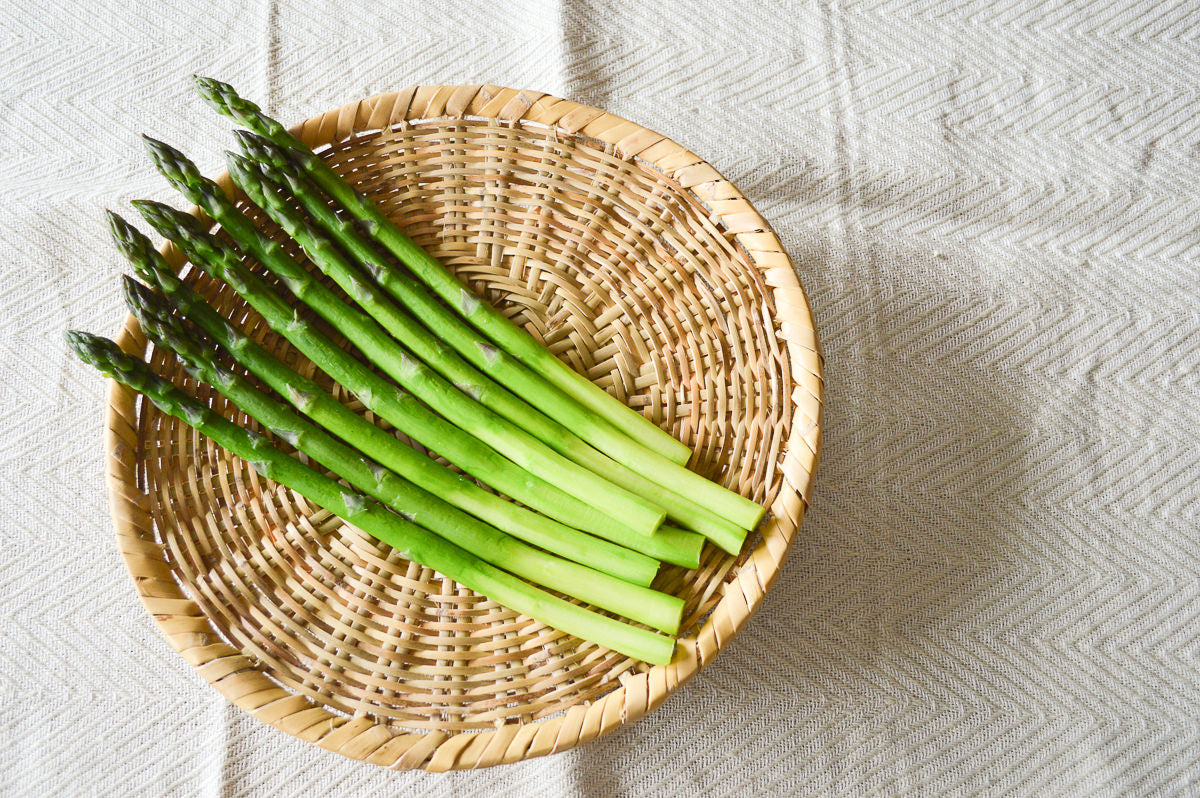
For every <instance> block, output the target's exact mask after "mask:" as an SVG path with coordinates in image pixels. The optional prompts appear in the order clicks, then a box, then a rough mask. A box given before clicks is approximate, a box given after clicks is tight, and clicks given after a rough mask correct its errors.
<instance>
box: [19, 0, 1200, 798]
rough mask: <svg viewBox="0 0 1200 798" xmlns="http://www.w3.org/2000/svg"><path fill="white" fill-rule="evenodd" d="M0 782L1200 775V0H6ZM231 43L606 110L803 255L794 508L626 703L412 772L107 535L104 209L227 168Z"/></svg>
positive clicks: (291, 105) (318, 81) (407, 784)
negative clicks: (805, 419) (698, 639)
mask: <svg viewBox="0 0 1200 798" xmlns="http://www.w3.org/2000/svg"><path fill="white" fill-rule="evenodd" d="M0 31H3V33H2V35H0V41H3V43H4V46H3V47H2V48H0V102H2V106H3V108H4V114H3V116H2V118H0V153H3V158H0V186H3V187H4V189H5V192H6V202H5V205H4V220H3V224H0V271H2V273H3V284H2V285H3V289H2V291H0V308H2V311H3V312H0V331H2V333H3V334H2V335H0V366H2V368H3V371H4V375H5V379H4V380H3V381H2V382H0V396H2V397H3V402H0V407H2V408H3V411H2V412H0V485H2V487H3V489H2V490H0V519H2V520H0V729H2V730H3V738H4V741H3V743H0V793H3V794H6V795H10V794H11V795H41V794H48V793H50V792H51V791H53V792H54V793H58V794H72V795H121V794H132V793H138V794H143V795H201V796H209V795H211V796H218V795H220V796H226V795H236V796H243V795H244V796H250V795H328V794H333V795H355V796H366V795H423V796H441V795H445V796H450V795H454V796H497V795H513V796H522V798H530V797H531V796H558V795H567V796H610V795H638V796H659V795H662V796H687V795H706V796H708V795H711V796H725V795H728V796H743V795H747V796H748V795H790V794H830V795H835V794H836V795H876V794H909V793H915V794H931V795H933V794H936V795H973V794H985V795H999V794H1019V795H1064V794H1066V795H1089V796H1092V795H1159V794H1161V795H1200V744H1198V743H1197V735H1198V729H1197V707H1198V706H1200V675H1198V670H1197V664H1198V660H1200V642H1198V641H1200V613H1198V607H1200V604H1198V602H1200V580H1198V579H1197V572H1198V570H1200V541H1198V540H1197V534H1196V533H1197V528H1198V524H1197V508H1198V506H1200V487H1198V485H1200V390H1198V389H1200V310H1198V308H1200V190H1198V189H1197V186H1200V114H1197V113H1196V98H1197V86H1198V85H1200V58H1197V42H1198V41H1200V17H1197V15H1196V14H1195V11H1194V8H1192V7H1191V6H1190V5H1189V4H1187V3H1150V2H1134V1H1133V0H1093V1H1092V2H1087V1H1086V0H1085V2H1070V3H1068V2H1031V1H1030V0H998V2H984V0H963V2H953V3H950V2H943V1H942V0H936V1H935V0H917V1H916V2H891V1H889V0H867V1H866V2H837V1H836V0H830V1H828V2H826V1H824V0H822V1H821V2H803V3H795V4H780V3H774V2H767V0H747V2H743V3H739V4H708V3H699V2H696V3H667V2H661V3H659V2H641V3H634V2H630V0H612V1H611V2H584V1H581V0H561V2H551V3H541V2H514V3H495V4H489V5H486V6H482V5H479V4H473V3H471V4H467V3H455V2H449V0H425V1H424V2H421V3H412V2H402V3H382V2H374V3H368V2H361V1H359V0H335V2H332V3H327V4H322V3H316V2H312V1H311V0H245V1H244V2H238V1H237V0H214V2H212V3H203V4H197V3H185V2H180V0H170V2H165V3H137V2H133V1H132V0H120V1H118V0H110V2H107V3H104V4H96V5H91V4H78V3H74V2H68V0H44V2H40V3H36V4H34V3H29V2H17V3H8V4H0ZM193 72H198V73H202V74H211V75H214V76H218V77H221V78H223V79H227V80H229V81H230V82H232V83H233V84H234V85H236V86H237V87H239V89H241V90H242V91H243V92H244V93H245V94H246V95H247V96H249V97H253V98H257V99H261V100H263V101H264V102H263V105H264V107H266V108H267V110H268V111H270V112H271V113H273V114H275V115H276V116H278V117H280V118H281V119H283V120H285V121H288V122H294V121H298V120H300V119H302V118H304V117H307V116H310V115H312V114H315V113H319V112H321V111H324V110H327V109H329V108H332V107H336V106H338V105H341V104H343V103H345V102H348V101H350V100H354V99H358V98H360V97H366V96H370V95H373V94H378V93H381V92H384V91H389V90H395V89H397V88H400V87H403V86H407V85H412V84H417V83H484V82H489V83H496V84H499V85H505V86H512V87H516V88H530V89H539V90H542V91H547V92H550V93H553V94H555V95H558V96H562V97H567V98H570V99H574V100H577V101H579V102H583V103H587V104H590V105H595V106H598V107H602V108H604V109H606V110H608V111H611V112H613V113H615V114H619V115H621V116H624V117H626V118H629V119H632V120H635V121H637V122H638V123H640V124H643V125H645V126H647V127H649V128H651V129H653V130H656V131H658V132H661V133H663V134H665V135H667V136H669V137H671V138H672V139H674V140H676V141H678V142H680V143H681V144H683V145H685V146H687V147H689V148H690V149H692V150H693V151H695V152H696V153H698V154H700V155H701V156H702V157H704V158H705V159H706V160H708V161H709V162H710V163H712V164H713V165H714V166H715V167H716V168H717V169H719V170H720V171H721V172H722V173H723V174H724V175H725V176H726V177H728V178H729V179H731V180H732V181H733V182H734V183H735V184H736V185H737V186H738V187H739V188H740V189H741V190H742V191H743V192H744V193H745V194H746V195H747V197H748V198H749V199H750V200H751V201H752V202H754V203H755V204H756V206H757V207H758V209H759V210H760V212H761V213H762V214H763V216H764V217H766V218H767V220H768V221H769V222H770V223H771V224H772V225H773V227H774V229H775V231H776V232H777V233H778V234H779V236H780V238H781V239H782V241H783V243H784V245H785V246H786V247H787V249H788V251H789V252H790V253H791V255H792V257H793V259H794V261H795V263H796V266H797V269H798V271H799V274H800V278H801V281H802V282H803V284H804V286H805V288H806V290H807V291H808V293H809V297H810V300H811V303H812V306H813V310H814V313H815V315H816V320H817V326H818V331H819V333H820V334H821V338H822V344H823V348H824V354H825V359H826V369H827V373H826V376H827V397H826V398H827V407H826V414H825V419H824V423H825V449H824V454H823V458H822V463H821V467H820V469H819V470H818V477H817V488H816V491H815V493H814V501H813V506H812V509H811V511H810V513H809V516H808V518H807V520H806V522H805V525H804V527H803V529H802V530H801V536H800V540H799V542H798V543H797V545H796V546H795V548H794V549H793V551H792V554H791V557H790V561H789V563H788V565H787V567H786V569H785V572H784V574H783V575H782V576H781V577H780V578H779V580H778V581H777V583H776V584H775V586H774V588H773V590H772V592H771V594H770V595H769V596H768V597H767V600H766V602H765V604H764V606H763V608H762V609H761V611H760V612H759V614H758V615H757V616H756V617H755V618H754V619H753V620H752V621H751V622H750V623H749V624H748V626H747V628H746V629H745V630H744V631H743V632H742V633H741V634H740V636H739V638H738V639H737V640H736V641H735V642H734V643H733V644H732V645H730V646H729V648H728V649H727V650H726V651H724V652H723V653H722V654H721V656H720V657H719V658H718V659H717V661H716V662H715V663H714V664H713V665H711V666H710V667H709V668H708V669H706V670H705V671H704V672H702V673H701V674H700V675H699V676H698V677H697V678H696V679H695V680H694V681H693V682H691V683H690V684H689V685H687V686H686V687H685V688H684V689H682V690H681V691H680V692H679V693H678V694H677V695H676V696H674V697H672V698H671V699H670V700H669V701H668V702H667V703H666V704H665V705H663V706H662V707H661V708H660V709H658V710H657V711H655V712H653V713H652V714H651V715H650V716H648V717H647V718H645V719H643V720H641V721H639V722H638V723H636V724H634V725H632V726H629V727H627V728H624V729H621V730H620V731H618V732H616V733H614V734H612V735H610V736H608V737H605V738H603V739H601V740H599V741H597V742H594V743H591V744H588V745H586V746H584V747H582V748H580V749H578V750H576V751H571V752H568V753H566V754H563V755H559V756H552V757H548V758H544V759H539V760H535V761H530V762H525V763H521V764H519V765H514V766H507V767H503V768H497V769H492V770H486V771H478V772H463V773H450V774H439V775H431V774H425V773H394V772H389V771H385V770H382V769H379V768H376V767H372V766H369V765H365V764H361V763H357V762H353V761H351V760H347V759H344V758H341V757H338V756H336V755H334V754H330V753H327V752H325V751H322V750H319V749H317V748H315V747H313V746H310V745H307V744H305V743H303V742H301V741H300V740H297V739H294V738H292V737H289V736H288V735H286V734H284V733H282V732H279V731H276V730H274V729H272V728H270V727H268V726H266V725H263V724H261V723H259V722H258V721H256V720H254V719H252V718H250V717H249V716H247V715H245V714H244V713H242V712H241V711H240V710H238V709H236V708H235V707H233V706H231V705H228V704H226V703H225V701H224V700H223V699H222V698H220V696H218V695H217V693H216V692H215V691H213V690H212V689H210V688H208V687H207V686H206V685H205V684H204V682H203V681H202V680H201V678H200V677H199V676H198V675H197V674H196V673H195V672H194V671H193V670H192V668H191V667H190V666H189V665H188V664H187V663H186V662H184V660H183V659H182V658H181V657H179V656H178V655H176V654H175V653H174V652H173V651H171V650H170V649H169V647H168V646H167V645H166V643H165V642H164V641H163V640H162V639H161V638H160V637H159V635H158V633H157V631H156V630H155V629H154V626H153V624H152V622H151V620H150V619H149V618H148V617H147V616H146V614H145V612H144V610H143V609H142V607H141V606H140V604H139V603H138V602H137V600H136V598H135V594H134V591H133V590H132V589H131V587H130V585H129V583H128V576H127V575H126V572H125V570H124V566H123V565H122V563H121V560H120V558H119V556H118V554H117V552H116V550H115V547H114V545H113V540H112V535H111V526H110V524H109V521H108V513H107V504H106V499H105V495H104V489H103V486H104V480H103V474H102V465H103V451H102V447H101V435H102V423H103V417H102V409H103V407H104V403H105V390H104V386H103V383H102V382H101V381H100V380H99V379H97V378H96V376H95V375H94V374H93V373H91V372H89V371H88V370H87V369H85V368H84V367H82V366H81V365H79V364H78V363H76V362H74V361H73V360H72V359H71V358H70V356H69V355H68V353H67V351H66V349H65V347H64V346H63V344H62V343H61V341H62V338H61V336H62V330H63V329H65V328H68V327H78V328H83V329H89V330H94V331H97V332H108V333H112V332H115V330H116V329H117V325H118V324H119V323H120V320H121V319H122V318H123V316H124V310H123V308H122V304H121V299H120V295H119V283H118V280H117V279H116V278H117V275H119V274H120V273H121V272H122V265H121V263H120V259H119V257H118V256H117V254H116V252H115V251H114V250H113V249H112V247H111V246H110V244H109V243H108V240H107V233H106V228H105V223H104V219H103V214H102V209H103V208H104V207H112V208H114V209H120V208H122V207H124V206H125V203H126V202H127V201H128V200H130V199H134V198H138V197H150V198H155V199H161V200H166V201H170V202H176V197H174V196H173V195H172V194H171V192H170V190H169V189H168V188H167V187H166V186H165V184H164V183H163V182H162V181H161V180H160V179H159V178H158V176H157V175H156V174H155V173H154V171H153V169H152V168H151V167H150V166H149V164H148V163H147V161H146V159H145V158H144V156H143V154H142V149H141V143H140V141H139V139H138V136H137V134H138V133H140V132H143V131H144V132H149V133H152V134H153V135H155V136H156V137H158V138H162V139H164V140H166V141H169V142H171V143H172V144H174V145H176V146H179V147H181V148H182V149H184V150H185V151H187V152H188V153H189V154H193V155H194V156H195V157H196V158H197V160H198V162H199V163H200V165H201V166H202V167H203V168H205V169H207V170H209V171H220V169H221V167H220V163H221V162H220V151H221V150H222V149H224V148H227V147H230V146H231V145H232V139H231V137H230V136H229V134H228V127H229V125H228V123H227V122H226V120H223V119H221V118H219V117H217V116H216V114H214V113H212V112H210V111H209V110H208V109H207V108H206V107H205V106H203V104H202V103H201V101H199V100H198V99H196V98H195V97H194V96H193V95H192V93H191V87H190V80H189V76H190V75H191V74H192V73H193Z"/></svg>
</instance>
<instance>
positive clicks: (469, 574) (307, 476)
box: [67, 331, 675, 664]
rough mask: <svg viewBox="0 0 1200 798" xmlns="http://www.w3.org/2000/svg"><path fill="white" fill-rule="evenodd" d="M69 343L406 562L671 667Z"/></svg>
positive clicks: (598, 621)
mask: <svg viewBox="0 0 1200 798" xmlns="http://www.w3.org/2000/svg"><path fill="white" fill-rule="evenodd" d="M67 341H68V343H69V345H70V346H71V348H72V349H74V351H75V352H76V354H77V355H78V356H79V357H80V358H81V359H82V360H83V361H84V362H86V363H88V364H90V365H92V366H94V367H95V368H97V369H99V370H100V371H101V372H103V373H104V374H106V375H108V376H109V377H111V378H113V379H115V380H116V381H118V382H120V383H121V384H123V385H126V386H128V387H130V388H132V389H133V390H135V391H138V392H140V393H142V394H143V395H144V396H145V397H146V398H147V399H148V400H149V401H150V402H152V403H153V404H154V405H155V406H156V407H158V408H159V409H160V410H162V412H164V413H167V414H169V415H172V416H174V417H176V418H178V419H180V420H182V421H184V422H185V423H187V424H189V425H191V426H192V427H195V428H196V430H198V431H199V432H201V433H203V434H204V435H207V436H208V437H210V438H212V440H213V441H214V442H215V443H217V444H218V445H219V446H222V447H223V448H225V449H227V450H228V451H229V452H230V453H232V454H233V455H235V456H237V457H240V458H242V459H243V460H246V461H247V462H249V463H250V465H251V466H252V467H253V468H254V469H255V470H256V471H257V472H258V473H259V474H261V475H262V476H264V477H265V478H267V479H271V480H273V481H275V482H277V483H279V484H281V485H284V486H285V487H287V488H290V489H291V490H294V491H296V492H297V493H299V494H300V495H302V496H304V497H305V498H307V499H309V500H310V501H312V502H314V503H316V504H318V505H320V506H321V507H324V508H325V509H327V510H329V512H331V513H333V514H334V515H337V516H340V517H341V518H342V519H344V520H345V521H347V522H348V523H350V524H353V525H354V526H356V527H358V528H359V529H361V530H363V531H364V532H366V533H367V534H369V535H371V536H372V537H374V538H376V539H378V540H380V541H382V542H384V543H386V544H388V545H389V546H392V547H393V548H395V549H396V550H397V551H399V552H400V554H401V556H403V557H405V558H406V559H409V560H412V561H413V562H416V563H419V564H421V565H424V566H425V567H427V568H432V569H433V570H435V571H438V572H439V573H441V574H443V575H445V576H447V577H449V578H450V579H454V580H455V581H457V582H459V583H460V584H462V585H465V586H466V587H468V588H470V589H471V590H475V591H477V592H479V593H481V594H483V595H485V596H487V597H489V598H490V599H492V600H493V601H497V602H499V603H501V604H503V605H504V606H506V607H508V608H510V609H512V610H515V611H517V612H520V613H523V614H525V615H528V616H529V617H531V618H533V619H534V620H537V621H539V622H541V623H545V624H547V625H549V626H553V627H555V628H557V629H560V630H561V631H563V632H566V633H568V634H572V635H575V636H577V637H581V638H583V639H585V640H591V641H593V642H595V643H597V644H599V645H602V646H605V647H607V648H611V649H613V650H614V651H619V652H621V653H623V654H626V655H628V656H632V657H637V658H638V659H642V660H645V661H646V662H651V663H655V664H666V663H668V662H669V661H670V660H671V655H672V652H673V651H674V648H675V642H674V640H672V639H671V638H668V637H664V636H662V635H659V634H657V633H655V632H651V631H649V630H646V629H640V628H638V627H635V626H631V625H629V624H626V623H622V622H621V621H618V620H616V619H613V618H609V617H607V616H604V615H600V614H599V613H596V612H594V611H592V610H588V609H586V608H584V607H581V606H578V605H575V604H572V603H570V602H568V601H564V600H563V599H560V598H558V597H557V596H554V595H553V594H551V593H548V592H546V591H544V590H540V589H538V588H536V587H534V586H532V585H529V584H528V583H526V582H523V581H521V580H520V579H518V578H517V577H515V576H513V575H511V574H508V573H506V572H504V571H501V570H500V569H498V568H496V567H495V566H492V565H489V564H488V563H486V562H484V561H483V560H482V559H480V558H479V557H477V556H475V555H474V554H472V553H471V552H469V551H467V550H465V549H463V548H461V547H460V546H457V545H455V544H453V543H451V542H449V541H447V540H445V539H443V538H441V537H438V536H437V535H434V534H432V533H430V532H427V531H426V530H424V529H422V528H421V527H419V526H417V525H416V524H413V523H411V522H409V521H407V520H405V519H404V518H402V517H401V516H399V515H396V514H395V513H393V512H391V511H390V510H388V509H386V508H385V507H384V506H383V505H381V504H380V503H379V502H377V501H375V500H374V499H371V498H369V497H367V496H364V495H362V494H361V493H358V492H356V491H354V490H352V489H349V488H346V487H345V486H343V485H340V484H338V483H337V482H335V481H334V480H333V479H330V478H329V477H327V476H325V475H324V474H321V473H319V472H317V471H315V470H314V469H312V468H309V467H308V466H306V465H304V464H303V463H301V462H299V461H298V460H295V459H293V458H292V457H289V456H288V455H286V454H284V453H283V452H282V451H280V450H279V449H277V448H275V447H274V446H272V445H271V443H270V441H269V440H268V439H267V438H266V437H264V436H262V435H258V434H256V433H253V432H251V431H249V430H245V429H242V428H241V427H239V426H237V425H236V424H234V423H232V422H230V421H228V420H226V419H224V418H222V417H221V416H220V415H218V414H217V413H214V412H213V411H212V410H211V409H210V408H208V407H206V406H205V405H203V404H201V403H200V402H197V401H196V400H195V399H193V398H192V397H190V396H188V395H187V394H185V393H183V392H182V391H180V390H179V389H178V388H176V387H175V386H174V385H172V384H171V383H170V382H169V381H167V380H165V379H163V378H162V377H159V376H158V375H156V374H154V373H153V372H152V371H151V370H150V368H149V367H148V366H147V365H146V363H145V362H144V361H142V360H140V359H139V358H136V357H133V356H131V355H128V354H126V353H125V352H123V351H121V349H120V347H118V346H117V345H116V344H115V343H113V342H112V341H109V340H107V339H104V338H100V337H98V336H95V335H90V334H88V333H82V332H75V331H71V332H68V333H67Z"/></svg>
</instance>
